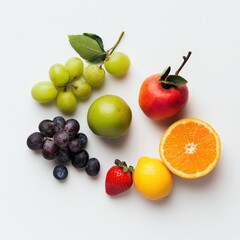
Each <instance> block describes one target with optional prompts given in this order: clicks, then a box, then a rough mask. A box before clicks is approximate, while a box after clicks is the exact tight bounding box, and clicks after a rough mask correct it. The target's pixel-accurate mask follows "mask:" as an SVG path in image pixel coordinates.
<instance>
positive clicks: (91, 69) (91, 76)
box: [83, 64, 105, 87]
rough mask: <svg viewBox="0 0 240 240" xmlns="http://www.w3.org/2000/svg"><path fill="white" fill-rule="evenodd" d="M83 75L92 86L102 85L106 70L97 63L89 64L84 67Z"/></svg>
mask: <svg viewBox="0 0 240 240" xmlns="http://www.w3.org/2000/svg"><path fill="white" fill-rule="evenodd" d="M83 77H84V79H85V80H86V82H87V83H88V84H89V85H90V86H91V87H100V86H102V85H103V82H104V78H105V71H104V69H102V68H101V67H99V66H98V65H96V64H89V65H88V66H87V67H85V68H84V69H83Z"/></svg>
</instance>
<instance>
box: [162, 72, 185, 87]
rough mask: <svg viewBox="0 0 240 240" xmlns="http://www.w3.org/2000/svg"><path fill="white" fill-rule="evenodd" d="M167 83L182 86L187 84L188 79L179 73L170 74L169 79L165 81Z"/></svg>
mask: <svg viewBox="0 0 240 240" xmlns="http://www.w3.org/2000/svg"><path fill="white" fill-rule="evenodd" d="M165 83H168V84H170V85H174V86H176V87H181V86H185V85H186V84H187V80H186V79H184V78H183V77H180V76H178V75H169V76H168V77H167V81H165Z"/></svg>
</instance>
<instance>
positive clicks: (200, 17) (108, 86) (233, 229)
mask: <svg viewBox="0 0 240 240" xmlns="http://www.w3.org/2000/svg"><path fill="white" fill-rule="evenodd" d="M239 8H240V3H239V1H238V0H225V1H223V0H218V1H215V0H212V1H207V0H203V1H190V0H183V1H177V0H164V1H158V0H156V1H151V0H149V1H135V0H134V1H129V0H122V1H112V0H109V1H106V0H102V1H80V0H78V1H77V0H76V1H73V0H69V1H55V0H54V1H47V0H41V1H27V0H22V1H12V0H9V1H1V2H0V66H1V80H0V81H1V94H0V102H1V120H0V121H1V124H0V126H1V140H0V141H1V174H0V188H1V194H0V239H1V240H15V239H25V240H30V239H34V240H39V239H46V240H48V239H58V240H62V239H122V236H125V239H170V240H171V239H187V240H188V239H240V228H239V222H240V188H239V184H240V172H239V171H240V161H239V155H238V154H239V135H240V129H239V118H240V110H239V100H240V95H239V87H240V86H239V81H240V80H239V74H238V72H239V58H240V46H239V42H240V32H239V21H240V15H239ZM121 31H125V36H124V38H123V39H122V42H121V43H120V45H119V47H118V50H119V51H123V52H126V53H127V54H128V55H129V56H130V58H131V62H132V65H131V70H130V72H129V74H128V75H127V77H126V78H125V79H122V80H116V79H114V78H112V77H110V76H109V75H107V77H106V82H105V85H104V87H103V88H102V89H101V90H99V91H95V92H94V94H93V95H92V96H91V98H90V99H89V100H88V101H86V102H83V103H82V104H79V105H78V109H77V111H76V113H75V114H74V115H73V116H72V117H75V118H77V119H78V120H79V121H80V124H81V130H82V131H83V132H85V133H86V134H87V135H88V137H89V145H88V148H87V149H88V151H89V153H90V155H91V156H95V157H97V158H99V160H100V161H101V167H102V168H101V173H100V175H99V176H98V178H97V179H91V178H90V177H88V176H87V175H86V174H85V173H84V172H82V171H77V170H76V169H74V168H73V167H71V166H70V167H69V177H68V179H67V181H66V182H64V183H60V182H58V181H56V180H55V179H54V178H53V177H52V170H53V165H54V164H53V163H52V162H49V161H47V160H44V159H43V158H42V157H41V156H40V155H38V154H34V152H32V151H30V150H29V149H28V148H27V147H26V143H25V142H26V138H27V137H28V135H29V134H30V133H32V132H34V131H36V130H37V126H38V123H39V122H40V121H41V120H43V119H46V118H48V119H51V118H53V117H54V116H56V115H59V114H60V112H59V111H58V110H57V109H56V107H55V106H53V105H50V106H47V107H43V106H41V105H39V104H37V103H36V102H34V101H33V100H32V98H31V96H30V89H31V87H32V85H33V84H34V83H35V82H38V81H40V80H47V79H48V69H49V67H50V66H51V64H53V63H57V62H59V63H64V62H65V61H66V60H67V59H68V58H70V57H72V56H77V55H76V53H75V52H74V51H73V49H72V48H71V47H70V45H69V44H68V39H67V35H68V34H79V33H83V32H93V33H96V34H99V35H100V36H101V37H102V38H103V40H104V43H105V47H106V49H107V48H110V47H111V46H112V45H113V43H115V41H116V39H117V38H118V35H119V34H120V32H121ZM189 50H191V51H192V52H193V54H192V56H191V58H190V60H189V62H188V63H187V65H186V66H185V68H184V69H183V70H182V75H183V76H184V77H185V78H186V79H187V80H188V81H189V84H188V86H189V91H190V99H189V104H188V106H187V109H186V110H185V111H184V112H183V114H182V115H181V116H179V117H198V118H201V119H203V120H205V121H207V122H209V123H210V124H211V125H212V126H213V127H214V128H215V129H216V130H217V132H218V133H219V134H220V136H221V140H222V146H223V150H222V157H221V160H220V163H219V165H218V166H217V168H216V169H215V170H214V171H213V172H212V173H211V174H210V175H208V176H206V177H204V178H202V179H198V180H190V181H189V180H184V179H180V178H178V177H174V180H175V185H174V190H173V192H172V194H171V195H170V196H169V197H167V198H165V199H163V200H162V201H158V202H150V201H147V200H145V199H143V198H142V197H141V196H140V195H139V194H138V193H137V192H136V190H135V189H134V187H133V188H132V189H131V190H130V191H129V192H128V193H126V194H123V195H122V196H119V197H116V198H110V197H108V196H107V195H106V194H105V192H104V180H105V174H106V172H107V170H108V168H110V166H111V165H112V163H113V161H114V159H115V158H119V159H122V160H125V161H127V162H128V163H129V164H132V165H135V164H136V162H137V160H138V158H139V157H141V156H143V155H146V156H152V157H159V155H158V144H159V140H160V138H161V136H162V133H163V131H164V129H165V128H166V127H167V126H168V125H169V124H170V123H171V122H173V120H175V119H171V120H168V121H164V122H163V123H155V122H152V121H150V120H149V119H147V118H146V117H145V116H144V115H143V113H142V112H141V111H140V109H139V107H138V103H137V97H138V91H139V87H140V85H141V83H142V81H143V80H144V79H145V78H146V77H147V76H149V75H151V74H154V73H158V72H161V71H162V70H163V69H164V68H165V67H167V66H168V65H171V66H172V68H173V69H176V68H177V67H178V65H179V64H180V63H181V61H182V55H184V54H187V52H188V51H189ZM107 93H112V94H116V95H119V96H121V97H123V98H124V99H125V100H126V101H127V102H128V103H129V105H130V106H131V108H132V112H133V121H132V126H131V129H130V131H129V133H128V134H127V135H126V136H125V137H124V138H122V139H119V140H116V141H107V140H103V139H100V138H98V137H96V136H94V135H93V134H92V133H91V132H90V130H89V129H88V127H87V124H86V112H87V109H88V106H89V104H90V103H91V102H92V101H93V100H94V99H95V98H96V97H98V96H101V95H104V94H107ZM67 118H68V117H67Z"/></svg>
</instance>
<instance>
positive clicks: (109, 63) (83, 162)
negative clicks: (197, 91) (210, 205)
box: [27, 32, 221, 201]
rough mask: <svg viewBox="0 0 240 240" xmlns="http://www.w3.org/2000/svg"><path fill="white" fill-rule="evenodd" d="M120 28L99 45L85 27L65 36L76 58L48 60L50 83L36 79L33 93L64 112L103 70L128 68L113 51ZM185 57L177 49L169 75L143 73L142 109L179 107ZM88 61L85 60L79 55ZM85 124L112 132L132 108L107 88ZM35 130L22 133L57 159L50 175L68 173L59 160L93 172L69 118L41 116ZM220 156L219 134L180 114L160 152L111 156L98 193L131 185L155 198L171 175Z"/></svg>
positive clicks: (207, 166)
mask: <svg viewBox="0 0 240 240" xmlns="http://www.w3.org/2000/svg"><path fill="white" fill-rule="evenodd" d="M123 34H124V32H122V33H121V35H120V37H119V39H118V40H117V42H116V44H115V45H114V46H113V47H112V48H110V49H109V50H107V51H105V50H104V45H103V41H102V39H101V38H100V37H99V36H98V35H96V34H92V33H84V34H82V35H69V42H70V44H71V46H72V47H73V49H74V50H75V51H76V52H77V53H78V54H79V55H80V57H81V58H71V59H69V60H68V61H67V62H66V64H65V65H64V66H63V65H61V64H54V65H53V66H52V67H51V68H50V70H49V76H50V79H51V82H50V81H49V82H47V81H46V82H40V83H37V84H36V85H34V86H33V88H32V96H33V98H34V99H35V100H37V101H38V102H41V103H44V102H49V101H53V100H54V99H56V104H57V106H58V108H59V109H60V110H62V111H63V112H64V113H72V112H73V111H74V109H75V108H76V105H77V99H84V98H87V97H89V96H90V94H91V92H92V89H93V88H98V87H100V86H101V85H102V84H103V83H104V79H105V71H107V72H108V73H109V74H111V75H113V76H116V77H122V76H124V75H125V74H126V73H127V72H128V70H129V67H130V60H129V58H128V56H127V55H126V54H125V53H122V52H115V49H116V47H117V46H118V44H119V42H120V41H121V39H122V37H123ZM190 56H191V52H188V54H187V56H183V62H182V64H181V65H180V67H179V68H178V69H177V70H176V72H175V74H174V75H171V74H170V72H171V67H170V66H169V67H168V68H166V69H165V70H164V71H163V72H162V73H161V74H160V73H157V74H154V75H151V76H149V77H148V78H146V79H145V80H144V81H143V82H142V85H141V87H140V90H139V96H138V104H139V107H140V109H141V110H142V111H143V113H144V114H145V115H146V116H147V117H149V118H150V119H152V120H156V121H159V120H163V119H166V118H170V117H172V116H175V115H176V114H178V113H179V112H181V111H182V110H183V109H184V108H185V106H186V104H187V101H188V87H187V80H185V79H184V78H183V77H181V76H180V75H179V74H180V71H181V70H182V68H183V67H184V66H185V64H186V63H187V61H188V60H189V58H190ZM82 59H84V60H85V61H87V62H88V66H86V67H84V63H83V61H82ZM86 120H87V123H88V126H89V128H90V130H91V131H92V132H93V133H94V134H95V135H97V136H100V137H105V138H111V139H114V138H119V137H121V136H123V135H125V134H126V133H127V132H128V130H129V127H130V125H131V121H132V111H131V108H130V107H129V105H128V104H127V102H126V101H125V100H123V99H122V98H121V97H119V96H116V95H111V94H106V95H103V96H101V97H99V98H97V99H95V100H94V101H93V102H92V103H91V104H90V106H89V108H88V112H87V119H86ZM38 128H39V132H34V133H32V134H31V135H30V136H29V137H28V139H27V145H28V147H29V148H30V149H31V150H40V151H41V152H42V155H43V157H44V158H46V159H48V160H53V159H56V160H57V161H58V162H59V164H58V165H57V166H56V167H55V168H54V170H53V175H54V177H55V178H56V179H58V180H63V179H65V178H66V177H67V175H68V170H67V167H66V166H65V164H66V163H68V162H71V163H72V165H73V166H74V167H76V168H85V171H86V173H87V174H88V175H90V176H96V175H97V174H98V173H99V171H100V163H99V161H98V159H96V158H89V154H88V152H87V151H86V150H85V149H84V148H85V146H86V145H87V142H88V138H87V136H86V135H85V134H84V133H81V132H79V130H80V125H79V123H78V121H77V120H76V119H73V118H72V119H68V120H65V119H64V118H63V117H60V116H58V117H55V118H54V119H53V120H43V121H42V122H40V124H39V126H38ZM220 155H221V141H220V138H219V136H218V134H217V132H216V131H215V130H214V129H213V128H212V127H211V125H210V124H208V123H206V122H205V121H202V120H201V119H197V118H183V119H180V120H178V121H176V122H175V123H173V124H172V125H171V126H169V127H168V128H167V129H166V131H165V132H164V134H163V135H162V137H161V139H160V143H159V157H160V158H159V159H157V158H152V157H147V156H143V157H141V158H139V160H138V161H137V164H136V166H135V167H133V166H128V165H127V164H126V162H125V161H120V160H118V159H116V160H115V162H114V163H115V165H114V166H112V167H111V168H110V169H109V170H108V171H107V173H106V177H105V192H106V194H107V195H109V196H116V195H119V194H122V193H124V192H126V191H128V190H129V189H130V188H131V187H132V186H134V187H135V189H136V191H137V192H138V193H139V194H140V195H141V196H143V197H144V198H146V199H149V200H154V201H155V200H159V199H162V198H164V197H166V196H168V195H169V194H170V193H171V192H172V189H173V185H174V182H173V175H176V176H178V177H182V178H186V179H193V178H199V177H203V176H205V175H206V174H208V173H210V172H211V171H212V170H213V169H214V168H215V167H216V165H217V164H218V161H219V159H220Z"/></svg>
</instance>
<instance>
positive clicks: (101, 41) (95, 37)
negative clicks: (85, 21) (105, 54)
mask: <svg viewBox="0 0 240 240" xmlns="http://www.w3.org/2000/svg"><path fill="white" fill-rule="evenodd" d="M83 35H84V36H87V37H90V38H92V39H94V40H95V41H97V42H98V45H99V47H100V48H101V49H102V50H103V51H104V46H103V40H102V39H101V38H100V37H99V36H98V35H96V34H94V33H83Z"/></svg>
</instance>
